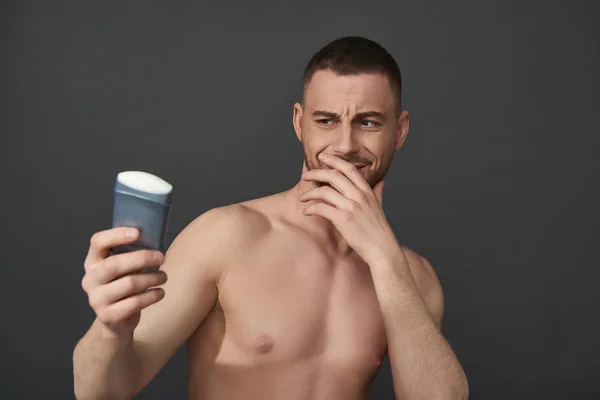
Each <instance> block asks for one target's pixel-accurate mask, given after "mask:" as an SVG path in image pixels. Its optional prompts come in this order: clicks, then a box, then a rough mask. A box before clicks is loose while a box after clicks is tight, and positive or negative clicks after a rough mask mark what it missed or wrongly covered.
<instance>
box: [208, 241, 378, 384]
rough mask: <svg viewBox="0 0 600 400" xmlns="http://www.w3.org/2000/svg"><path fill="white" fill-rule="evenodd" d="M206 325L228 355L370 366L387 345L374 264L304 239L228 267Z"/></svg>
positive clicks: (229, 358)
mask: <svg viewBox="0 0 600 400" xmlns="http://www.w3.org/2000/svg"><path fill="white" fill-rule="evenodd" d="M309 250H311V251H309ZM205 325H206V326H204V327H202V329H203V330H204V331H205V332H204V334H203V336H204V335H209V336H211V337H212V340H213V341H215V340H216V341H220V351H219V353H218V354H217V355H216V359H217V361H222V362H236V363H248V364H252V365H256V364H265V365H269V364H280V363H288V362H289V363H302V362H316V363H317V364H320V365H321V366H326V365H336V366H337V368H348V369H353V370H356V369H361V370H362V369H364V370H365V372H367V371H374V370H376V368H377V367H378V366H379V364H380V363H381V360H382V358H383V356H384V353H385V350H386V338H385V329H384V326H383V320H382V317H381V312H380V309H379V303H378V301H377V297H376V294H375V290H374V287H373V283H372V280H371V275H370V272H369V270H368V266H367V265H365V264H364V263H363V262H362V261H361V260H360V259H358V260H357V259H356V258H354V259H334V258H332V257H328V256H326V255H324V254H322V253H320V252H318V251H315V249H310V248H308V247H306V248H304V247H303V246H302V245H299V246H295V247H294V248H293V249H285V248H282V247H280V248H269V247H268V248H265V249H263V251H257V252H256V253H255V254H253V255H250V256H249V257H248V258H247V259H246V260H245V261H244V262H243V263H240V264H239V265H238V266H236V267H235V268H232V269H230V270H229V271H228V272H227V274H225V275H224V276H223V279H222V281H221V282H220V288H219V307H218V310H216V312H215V313H213V315H212V316H211V317H209V320H207V321H206V324H205Z"/></svg>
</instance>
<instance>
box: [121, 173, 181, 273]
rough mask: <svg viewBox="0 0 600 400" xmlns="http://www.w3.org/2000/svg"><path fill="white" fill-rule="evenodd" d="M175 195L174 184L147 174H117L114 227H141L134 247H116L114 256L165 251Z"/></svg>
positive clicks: (133, 244)
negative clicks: (173, 196)
mask: <svg viewBox="0 0 600 400" xmlns="http://www.w3.org/2000/svg"><path fill="white" fill-rule="evenodd" d="M172 192H173V186H172V185H171V184H169V183H168V182H166V181H164V180H163V179H161V178H159V177H158V176H155V175H152V174H149V173H147V172H142V171H125V172H121V173H119V174H118V175H117V179H116V182H115V187H114V196H115V197H114V209H113V221H112V226H113V228H115V227H122V226H129V227H134V228H138V229H139V230H140V237H139V238H138V240H137V241H136V242H135V243H132V244H130V245H124V246H117V247H114V248H112V249H111V253H112V254H121V253H127V252H130V251H135V250H159V251H161V252H163V253H164V252H165V236H166V232H167V224H168V218H169V212H170V210H171V194H172ZM157 268H158V266H157V267H156V268H151V269H150V270H155V269H157ZM146 270H149V269H146Z"/></svg>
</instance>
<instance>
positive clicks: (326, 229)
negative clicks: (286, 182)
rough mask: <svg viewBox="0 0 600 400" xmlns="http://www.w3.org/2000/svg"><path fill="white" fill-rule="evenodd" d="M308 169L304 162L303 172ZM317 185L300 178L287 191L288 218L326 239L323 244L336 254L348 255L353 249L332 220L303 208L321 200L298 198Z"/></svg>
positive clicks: (286, 207)
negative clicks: (305, 200) (306, 213)
mask: <svg viewBox="0 0 600 400" xmlns="http://www.w3.org/2000/svg"><path fill="white" fill-rule="evenodd" d="M307 170H308V169H307V168H306V164H304V165H303V168H302V172H303V173H304V172H305V171H307ZM316 187H317V186H316V185H315V183H314V182H309V181H304V180H300V181H299V182H298V183H297V184H296V185H295V186H294V187H293V188H291V189H290V190H288V191H287V193H286V195H285V202H286V206H285V209H286V210H287V212H286V214H287V218H288V219H289V220H290V221H293V222H294V223H295V224H297V225H298V226H300V227H301V228H303V229H305V230H306V231H308V232H310V233H311V234H314V235H315V236H318V237H319V238H320V239H321V240H323V241H324V243H323V245H324V246H326V247H328V248H331V249H332V251H333V252H334V253H335V254H339V255H348V254H349V253H351V252H352V249H351V248H350V247H349V246H348V244H347V243H346V241H345V240H344V238H343V237H342V235H341V234H340V233H339V232H338V230H337V229H336V227H335V226H334V225H333V223H332V222H331V221H329V220H328V219H326V218H324V217H321V216H318V215H304V213H303V209H304V208H305V207H306V206H308V205H309V204H313V203H319V202H321V201H316V200H311V201H308V202H301V201H300V200H298V196H300V195H301V194H302V193H305V192H308V191H309V190H311V189H314V188H316Z"/></svg>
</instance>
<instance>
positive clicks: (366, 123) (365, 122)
mask: <svg viewBox="0 0 600 400" xmlns="http://www.w3.org/2000/svg"><path fill="white" fill-rule="evenodd" d="M360 124H361V125H362V126H364V127H365V128H374V127H376V126H379V125H380V124H379V122H375V121H370V120H368V119H363V120H362V121H360Z"/></svg>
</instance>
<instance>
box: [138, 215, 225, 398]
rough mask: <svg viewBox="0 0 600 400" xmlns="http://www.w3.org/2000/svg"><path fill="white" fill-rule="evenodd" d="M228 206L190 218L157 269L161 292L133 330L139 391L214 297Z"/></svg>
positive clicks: (198, 323)
mask: <svg viewBox="0 0 600 400" xmlns="http://www.w3.org/2000/svg"><path fill="white" fill-rule="evenodd" d="M228 214H229V212H228V211H227V209H224V208H218V209H213V210H210V211H208V212H206V213H204V214H202V215H201V216H200V217H198V218H196V219H195V220H194V221H193V222H192V223H190V224H189V225H188V226H187V227H186V228H185V229H184V230H183V231H182V232H181V233H180V234H179V235H178V236H177V238H176V239H175V240H174V241H173V243H172V244H171V246H170V247H169V250H168V251H167V252H166V255H165V261H164V263H163V265H162V266H161V270H163V271H165V272H166V273H167V276H168V279H167V282H166V283H165V284H164V285H163V286H162V287H163V289H164V290H165V297H164V298H163V299H162V300H161V301H159V302H158V303H156V304H153V305H151V306H149V307H148V308H145V309H143V310H142V314H141V318H140V323H139V325H138V326H137V328H136V329H135V331H134V349H135V351H136V353H137V356H138V357H139V358H138V359H139V362H140V368H141V371H140V377H139V379H140V381H139V382H138V384H137V385H136V386H137V390H136V392H138V391H140V390H142V388H144V387H145V386H146V385H147V384H148V383H149V382H150V380H152V378H153V377H154V376H155V375H156V374H157V373H158V371H159V370H160V369H161V368H162V367H163V366H164V365H165V364H166V363H167V361H168V360H169V359H170V358H171V357H172V355H173V354H174V353H175V352H176V351H177V349H178V348H179V347H180V346H181V345H182V344H183V343H184V342H185V341H186V340H187V339H188V338H189V337H190V336H191V335H192V333H193V332H194V331H195V330H196V328H197V327H198V326H199V325H200V324H201V323H202V321H203V320H204V318H206V316H207V315H208V313H209V312H210V311H211V309H212V308H213V306H214V304H215V302H216V300H217V281H218V279H219V275H220V270H221V268H222V263H223V255H224V254H226V253H225V252H223V247H222V246H223V245H222V243H223V242H224V241H225V238H227V237H228V236H229V235H231V228H232V227H231V226H230V225H231V221H229V220H230V219H231V218H228Z"/></svg>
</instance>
